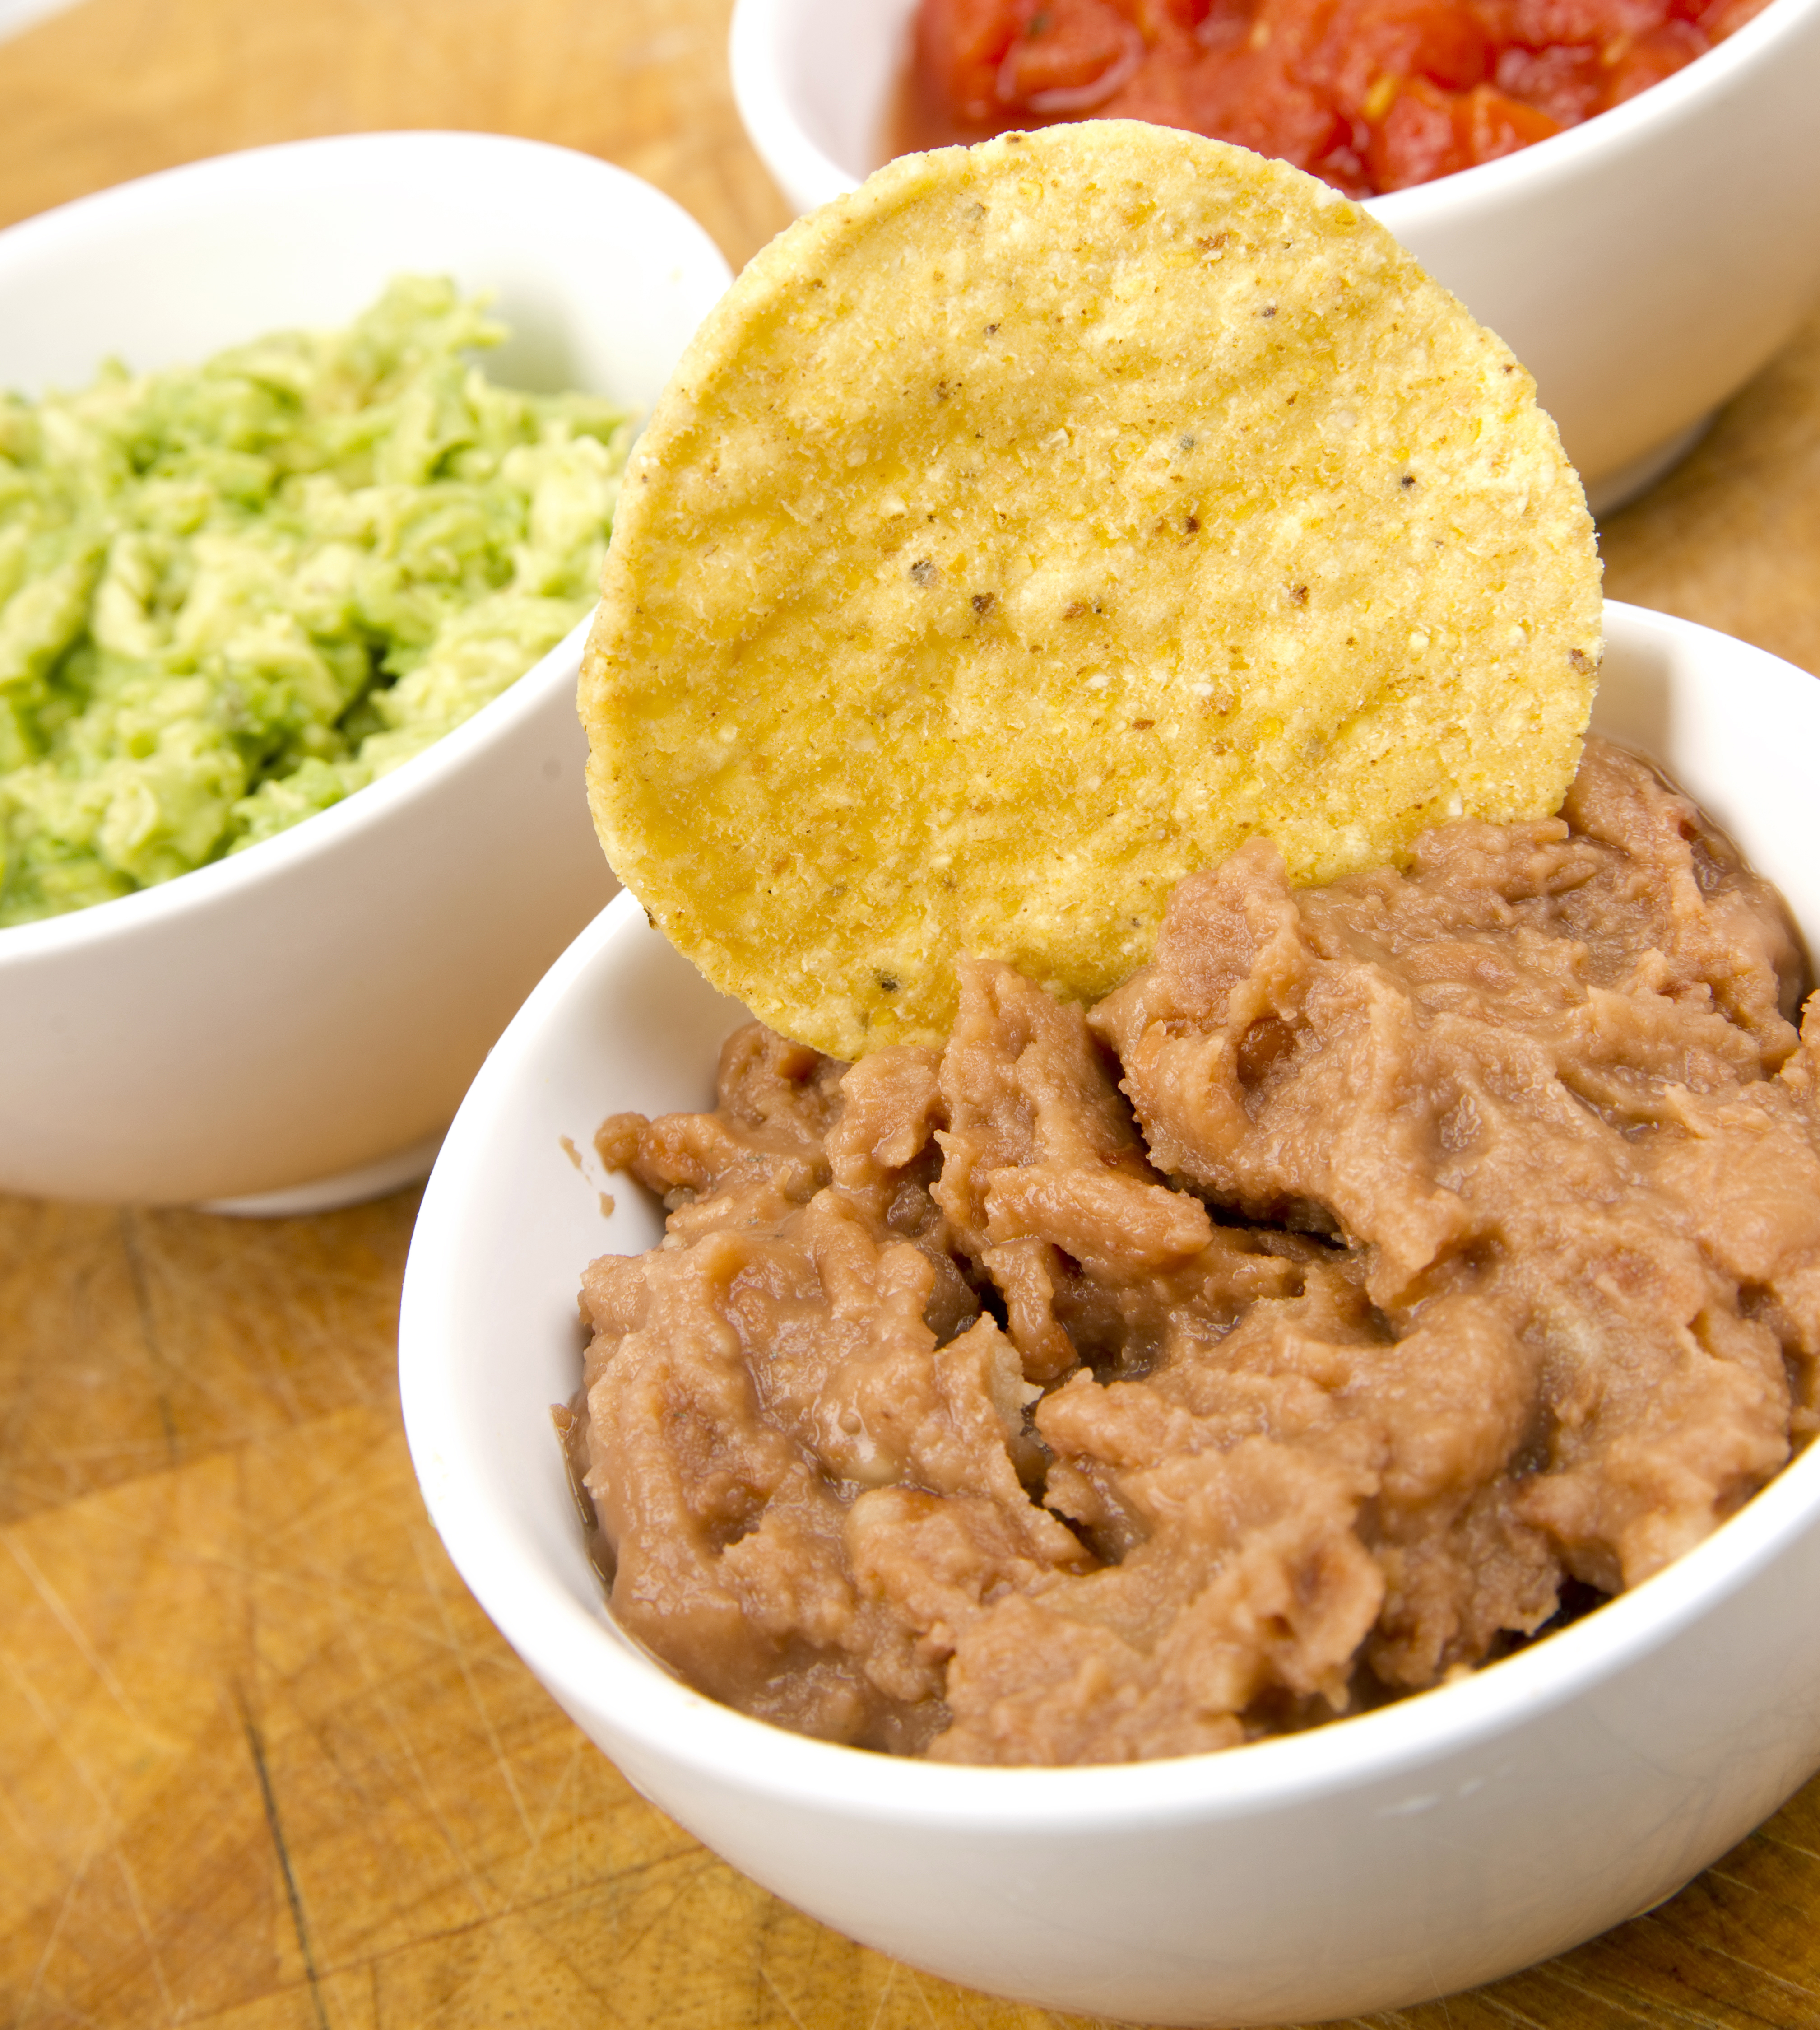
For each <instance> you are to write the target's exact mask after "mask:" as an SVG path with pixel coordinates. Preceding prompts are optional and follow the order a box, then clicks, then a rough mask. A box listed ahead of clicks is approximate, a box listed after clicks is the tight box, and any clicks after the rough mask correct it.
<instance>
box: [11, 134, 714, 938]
mask: <svg viewBox="0 0 1820 2030" xmlns="http://www.w3.org/2000/svg"><path fill="white" fill-rule="evenodd" d="M449 154H461V155H466V156H469V157H470V158H475V159H477V160H484V161H486V162H489V163H493V164H498V163H500V162H503V160H505V159H506V158H512V159H514V161H516V162H518V163H519V164H521V165H525V166H527V167H529V166H530V165H536V166H537V168H538V169H542V170H545V171H554V172H556V173H561V174H563V175H573V176H574V177H576V179H577V180H578V182H589V183H594V184H602V183H604V184H607V185H610V186H611V188H612V192H613V195H614V197H615V201H616V202H617V203H620V204H622V205H636V206H641V207H644V209H645V210H647V211H648V213H649V214H651V215H652V217H654V218H656V219H658V220H661V221H662V222H663V225H665V227H666V228H667V229H668V231H669V232H670V234H671V236H673V237H674V238H676V239H677V240H678V246H679V249H680V247H681V246H682V243H683V242H685V241H693V242H695V243H696V246H695V248H694V251H696V252H699V251H701V250H703V249H707V250H711V251H713V252H714V254H715V257H716V258H718V259H720V260H721V261H722V267H723V269H724V266H725V260H724V257H723V256H722V255H720V254H719V249H718V248H717V247H715V245H714V242H713V241H712V240H711V239H710V238H709V236H708V233H707V232H706V230H705V229H704V227H703V226H702V225H701V224H700V221H698V220H697V219H696V218H695V217H693V216H692V215H691V214H689V212H688V211H686V210H684V208H683V207H682V206H681V205H680V204H678V203H677V202H676V200H675V199H674V198H672V197H670V196H669V195H667V193H666V192H664V191H660V190H659V189H658V188H656V185H655V184H649V183H647V182H646V181H645V180H644V178H643V177H638V176H635V175H634V174H633V173H632V172H631V171H630V170H629V169H622V168H620V167H619V165H618V164H617V163H615V162H606V161H604V160H603V159H602V158H600V157H599V156H596V155H589V154H583V153H582V152H581V151H580V150H579V149H575V148H566V147H561V146H559V145H558V144H557V143H554V142H550V141H537V140H532V139H527V138H526V137H524V136H518V135H514V134H494V133H487V132H478V131H474V132H467V131H462V130H457V129H445V128H422V129H401V130H398V131H387V132H374V133H359V134H329V135H319V136H312V137H310V138H309V139H303V140H296V141H279V142H274V143H270V144H269V145H267V146H264V147H256V148H244V149H237V150H234V151H231V152H229V153H228V154H220V155H210V156H206V157H205V158H202V160H200V161H198V162H182V163H179V164H177V165H175V166H174V167H172V168H169V169H154V170H152V171H150V173H148V174H147V175H145V176H143V177H133V178H131V179H130V180H128V181H126V182H124V183H120V184H111V185H110V186H109V187H108V188H106V189H104V190H99V191H88V192H87V193H85V194H84V195H82V196H80V197H76V198H72V199H69V201H68V202H67V203H63V204H60V205H56V206H53V207H52V208H51V209H50V210H48V211H43V212H39V213H36V214H34V215H33V216H32V217H29V218H24V219H20V220H19V221H17V223H15V224H13V225H9V226H7V227H6V228H4V229H0V262H3V261H4V260H5V259H6V256H7V255H8V254H9V252H10V251H12V250H13V249H14V248H17V247H29V246H31V245H32V244H33V243H35V242H37V241H39V240H52V241H54V240H56V239H57V238H58V237H59V236H61V235H63V234H64V233H65V232H69V231H71V230H72V229H73V230H77V231H80V230H81V229H85V228H86V227H87V226H88V225H90V223H91V221H96V220H98V218H100V217H103V216H105V215H106V214H110V213H116V212H117V213H119V214H123V215H124V217H126V218H128V219H130V218H131V217H133V216H134V215H135V214H138V213H140V212H142V211H144V210H151V209H156V208H158V206H160V205H162V203H164V202H165V199H167V198H168V197H169V196H171V195H173V194H180V193H184V192H187V191H189V190H191V189H193V188H198V187H206V186H208V185H210V184H220V185H222V186H223V187H225V188H228V187H231V188H232V189H233V190H234V191H235V193H236V195H245V192H246V189H247V181H248V179H249V178H258V179H260V180H265V181H267V182H269V183H272V184H286V185H290V186H292V187H295V185H296V184H298V183H299V181H301V182H302V183H303V185H304V186H305V187H307V185H308V184H310V182H312V181H314V180H316V177H318V175H321V174H325V173H327V172H329V171H333V172H335V173H336V180H345V178H346V177H347V176H348V175H349V174H351V173H354V172H356V171H358V170H361V169H368V168H371V167H374V166H377V165H378V164H379V163H381V162H391V161H392V160H394V159H395V158H402V159H403V160H404V161H407V162H408V161H410V158H414V157H425V158H429V161H430V162H433V161H434V160H435V159H436V158H444V157H447V156H448V155H449ZM423 166H424V167H425V168H427V167H428V166H429V162H426V163H425V164H424V165H423ZM627 414H628V415H630V418H631V419H632V421H633V425H634V436H635V437H636V433H637V429H638V428H640V427H641V426H642V424H643V422H644V418H643V417H641V416H640V415H638V414H637V411H635V410H633V409H631V408H628V411H627ZM592 621H593V608H592V607H590V608H589V611H588V612H587V613H586V614H585V615H583V616H582V618H581V619H580V620H578V622H577V623H575V625H574V626H573V627H571V628H570V630H568V632H567V633H566V634H564V636H563V638H562V639H561V640H560V641H558V642H556V643H555V644H554V645H552V647H551V648H549V649H546V650H545V651H544V653H543V654H542V655H541V656H539V657H538V658H537V660H536V661H535V662H533V663H532V664H529V666H528V667H526V671H525V672H524V674H523V675H522V676H520V677H518V678H517V679H515V680H514V682H511V684H509V685H507V687H506V688H505V690H503V691H501V692H500V693H499V694H498V695H497V696H496V697H492V698H489V699H488V701H487V702H486V703H485V705H481V707H480V708H478V709H477V711H475V712H473V713H472V714H470V716H469V717H467V718H466V719H463V720H462V721H461V722H460V723H459V725H456V726H454V727H451V728H450V729H449V731H448V732H446V733H444V734H440V735H439V736H438V737H437V738H436V739H434V740H433V741H432V742H430V743H429V745H428V746H426V747H425V748H423V749H421V750H420V751H419V752H418V753H415V754H414V755H412V756H410V757H409V758H408V759H407V760H404V761H402V762H400V763H399V764H398V765H397V766H396V768H391V769H388V770H387V771H386V772H385V773H384V774H383V775H380V776H378V777H377V778H376V779H374V780H373V781H372V782H370V783H366V784H363V785H362V786H361V787H360V788H359V789H358V790H353V791H351V792H350V794H348V795H347V796H345V797H344V798H342V799H341V800H340V801H339V802H338V803H335V804H332V805H329V807H328V808H327V809H325V810H321V811H317V812H312V813H311V814H310V816H309V817H307V818H305V819H303V820H299V822H298V823H297V824H294V825H291V826H288V827H286V828H285V829H284V831H280V832H277V833H275V834H273V836H272V837H270V838H264V839H261V840H260V841H259V842H258V843H257V844H256V845H254V846H247V847H246V848H244V849H243V850H242V851H240V852H239V853H230V854H228V855H227V856H226V857H224V858H222V859H220V860H213V861H206V862H205V863H204V864H202V866H200V867H196V868H191V869H190V870H189V872H187V873H184V874H180V875H176V876H173V877H172V878H171V879H169V880H167V881H161V882H157V883H154V884H153V885H152V886H150V887H146V888H139V889H136V890H133V891H132V893H131V894H126V895H117V896H113V897H110V898H109V899H108V900H106V902H93V903H90V904H89V905H87V907H86V908H83V909H72V910H69V911H66V912H65V913H63V914H62V915H61V916H45V917H40V918H37V919H35V920H32V921H31V922H28V923H24V924H9V925H6V926H5V927H0V974H3V973H4V972H5V971H6V969H7V968H9V967H13V966H25V965H31V964H32V963H34V962H35V961H39V960H41V959H48V958H51V957H56V956H58V955H61V954H68V953H72V952H76V951H80V950H86V949H88V948H90V947H91V946H96V945H99V944H102V943H106V942H108V941H110V939H113V938H115V937H117V936H121V935H132V934H135V933H137V932H141V931H151V930H154V929H155V928H157V927H158V926H159V925H161V924H167V923H169V922H172V921H173V920H176V919H178V918H180V917H183V916H188V915H192V914H196V913H202V912H206V911H207V910H208V909H211V908H213V907H214V906H215V905H217V904H219V903H224V902H228V901H229V900H230V899H231V898H234V897H236V896H237V895H239V894H240V893H241V892H242V891H243V890H244V889H246V888H247V887H249V886H253V885H257V884H258V883H262V882H265V881H267V880H269V879H275V878H276V879H282V878H284V876H287V875H288V874H291V873H293V872H296V871H297V870H299V869H300V868H303V867H304V866H306V864H310V863H311V862H313V861H318V860H321V859H322V858H325V857H329V856H331V855H332V854H334V853H338V852H340V850H343V849H344V847H346V846H350V845H351V844H352V843H353V842H355V840H356V839H358V838H360V837H361V836H362V835H365V834H367V833H369V832H371V831H374V830H376V829H377V828H380V827H383V826H384V825H385V824H387V823H388V821H389V820H391V819H392V816H394V814H395V813H396V812H397V811H398V810H399V809H400V808H402V807H403V805H407V804H408V803H410V802H411V801H413V800H414V799H415V798H418V797H419V796H421V795H422V794H426V793H428V792H429V791H432V790H434V789H435V788H436V786H437V785H438V784H440V783H442V782H443V781H444V780H445V779H448V778H451V777H454V776H457V775H459V774H460V773H461V772H462V770H463V769H464V768H466V766H467V765H468V764H469V763H470V760H472V759H473V758H474V754H475V752H476V750H477V749H480V748H483V747H485V746H488V745H490V744H492V742H493V741H494V739H495V738H496V736H499V735H500V734H507V733H509V731H511V730H512V729H513V728H514V727H518V726H519V725H520V724H522V723H523V722H524V721H526V720H527V719H534V718H535V717H536V716H537V715H538V714H539V713H540V712H541V711H543V710H544V708H546V707H547V705H548V703H549V701H551V699H552V697H554V695H555V693H557V692H558V691H560V690H568V691H570V693H573V691H574V686H575V682H576V679H577V677H578V674H579V671H580V667H581V649H582V645H583V644H584V642H585V640H586V638H587V633H588V630H589V627H590V626H592Z"/></svg>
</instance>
